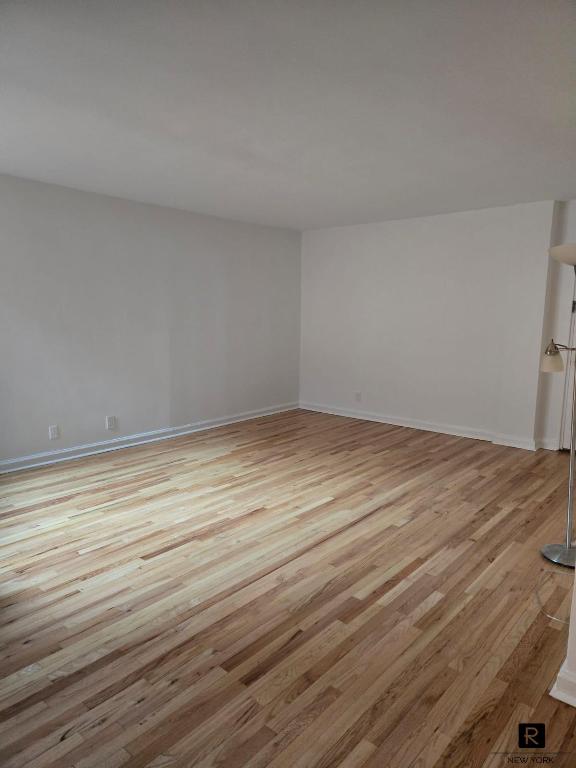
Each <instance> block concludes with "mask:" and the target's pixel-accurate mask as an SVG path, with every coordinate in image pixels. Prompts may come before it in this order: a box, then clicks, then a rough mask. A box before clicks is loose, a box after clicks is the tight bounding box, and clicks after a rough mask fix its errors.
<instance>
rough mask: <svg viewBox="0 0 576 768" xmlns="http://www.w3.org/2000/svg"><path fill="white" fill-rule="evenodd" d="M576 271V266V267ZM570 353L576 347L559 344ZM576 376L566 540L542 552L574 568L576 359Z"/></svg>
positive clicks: (573, 394)
mask: <svg viewBox="0 0 576 768" xmlns="http://www.w3.org/2000/svg"><path fill="white" fill-rule="evenodd" d="M575 271H576V267H575ZM557 346H558V348H559V349H563V350H565V351H567V352H568V353H571V352H573V351H574V347H565V346H564V345H562V344H558V345H557ZM573 368H574V378H573V381H572V422H571V423H572V428H571V430H570V469H569V473H568V508H567V510H566V541H565V542H564V544H545V545H544V546H543V547H542V549H541V550H540V552H541V553H542V554H543V555H544V557H545V558H547V559H548V560H551V561H552V562H553V563H557V564H558V565H565V566H566V567H568V568H574V566H575V565H576V547H574V546H572V541H573V529H574V453H575V449H576V361H574V365H573Z"/></svg>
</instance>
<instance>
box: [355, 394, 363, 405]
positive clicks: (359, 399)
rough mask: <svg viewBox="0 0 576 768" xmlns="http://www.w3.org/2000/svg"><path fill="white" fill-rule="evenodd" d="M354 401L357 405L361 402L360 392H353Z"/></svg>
mask: <svg viewBox="0 0 576 768" xmlns="http://www.w3.org/2000/svg"><path fill="white" fill-rule="evenodd" d="M354 400H356V402H357V403H361V402H362V392H354Z"/></svg>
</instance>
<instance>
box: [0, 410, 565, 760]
mask: <svg viewBox="0 0 576 768" xmlns="http://www.w3.org/2000/svg"><path fill="white" fill-rule="evenodd" d="M566 473H567V460H566V457H565V456H563V455H560V454H557V453H552V452H547V451H538V452H537V453H531V452H528V451H522V450H516V449H512V448H503V447H499V446H495V445H491V444H489V443H484V442H480V441H476V440H467V439H462V438H456V437H450V436H446V435H437V434H434V433H431V432H420V431H416V430H410V429H403V428H400V427H392V426H388V425H384V424H374V423H369V422H362V421H356V420H352V419H345V418H341V417H337V416H328V415H322V414H316V413H308V412H303V411H294V412H290V413H285V414H280V415H277V416H273V417H266V418H261V419H256V420H253V421H251V422H244V423H242V424H237V425H234V426H231V427H225V428H220V429H215V430H211V431H208V432H204V433H201V434H197V435H193V436H190V437H183V438H178V439H175V440H168V441H165V442H161V443H156V444H153V445H147V446H142V447H139V448H134V449H128V450H122V451H117V452H113V453H107V454H103V455H100V456H96V457H92V458H89V459H84V460H81V461H76V462H69V463H64V464H60V465H55V466H53V467H47V468H43V469H38V470H31V471H27V472H22V473H17V474H14V475H11V476H6V477H4V478H3V479H2V480H1V481H0V482H1V484H2V485H1V487H2V490H3V494H2V497H3V502H2V515H1V516H0V521H1V535H2V540H1V547H0V558H1V559H0V605H1V617H2V619H3V622H2V642H3V652H2V668H3V680H2V681H1V682H0V743H1V745H2V747H1V749H2V755H1V760H0V762H1V764H2V766H4V768H15V767H16V766H26V768H49V767H50V768H70V767H71V766H75V768H115V767H116V766H130V767H131V768H135V767H136V766H154V768H161V767H163V766H174V765H178V766H194V767H195V768H196V766H198V767H201V768H208V766H221V767H222V766H226V767H230V768H231V767H232V766H235V767H237V768H240V767H241V768H261V767H263V766H273V768H312V767H314V768H330V767H331V766H342V767H343V768H359V767H360V766H363V768H383V767H388V766H390V767H395V768H409V766H418V767H419V768H424V766H437V767H439V766H446V767H447V768H456V767H458V766H490V767H491V768H492V766H500V765H505V756H503V755H501V754H494V753H501V752H505V751H518V745H517V728H518V723H519V722H544V723H546V725H547V737H548V740H547V751H548V750H551V751H557V752H562V753H565V754H561V755H557V756H556V758H555V762H554V763H553V764H554V765H565V766H575V765H576V735H575V732H574V727H575V722H576V709H572V708H571V707H568V706H566V705H564V704H561V703H559V702H557V701H555V700H554V699H552V698H550V697H549V696H548V695H547V690H548V688H549V686H550V685H551V683H552V681H553V679H554V677H555V675H556V672H557V671H558V668H559V666H560V664H561V662H562V660H563V657H564V652H565V646H566V635H567V633H566V627H565V626H564V625H562V624H559V623H557V622H553V621H550V620H549V619H547V618H546V617H545V616H544V615H543V614H542V613H541V612H540V610H539V608H538V605H537V602H536V600H535V596H534V591H535V589H536V588H537V587H538V585H539V584H540V591H541V594H542V597H543V599H544V601H545V603H546V607H547V610H548V612H549V613H551V614H554V615H558V614H564V615H566V613H567V610H568V608H567V606H568V599H569V589H570V587H571V578H570V576H569V574H570V572H567V571H564V570H562V569H560V571H559V573H558V571H556V572H555V573H548V572H547V571H548V570H549V568H548V566H547V565H545V563H544V561H543V560H541V558H540V556H539V554H538V547H539V546H540V545H542V544H544V543H546V542H553V541H555V540H560V539H561V531H562V518H563V513H564V503H565V489H566V486H565V483H566ZM569 753H572V754H569Z"/></svg>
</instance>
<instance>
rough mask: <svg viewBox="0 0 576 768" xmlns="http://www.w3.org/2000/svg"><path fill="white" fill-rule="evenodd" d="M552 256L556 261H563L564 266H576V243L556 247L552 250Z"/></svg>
mask: <svg viewBox="0 0 576 768" xmlns="http://www.w3.org/2000/svg"><path fill="white" fill-rule="evenodd" d="M550 256H552V258H553V259H554V260H555V261H561V262H562V264H570V266H572V267H573V266H575V265H576V243H565V244H564V245H555V246H554V247H553V248H550Z"/></svg>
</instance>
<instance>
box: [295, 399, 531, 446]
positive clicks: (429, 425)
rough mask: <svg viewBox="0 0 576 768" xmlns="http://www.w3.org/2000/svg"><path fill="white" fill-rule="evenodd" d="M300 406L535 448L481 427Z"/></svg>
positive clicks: (526, 440)
mask: <svg viewBox="0 0 576 768" xmlns="http://www.w3.org/2000/svg"><path fill="white" fill-rule="evenodd" d="M300 408H302V409H303V410H306V411H318V412H319V413H330V414H333V415H334V416H349V417H350V418H353V419H363V420H364V421H378V422H381V423H383V424H392V425H394V426H396V427H409V428H410V429H422V430H424V431H426V432H440V433H441V434H444V435H456V436H457V437H470V438H472V439H474V440H487V441H488V442H492V443H496V444H497V445H508V446H511V447H512V448H524V449H525V450H528V451H534V450H536V441H535V440H530V439H527V438H523V437H519V436H518V435H504V434H499V433H494V432H488V431H486V430H482V429H472V428H470V427H463V426H459V425H455V424H441V423H435V422H431V421H420V420H418V419H410V418H403V417H398V416H389V415H386V414H382V413H374V412H372V411H362V410H355V409H351V408H338V407H335V406H332V405H323V404H321V403H309V402H301V403H300Z"/></svg>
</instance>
